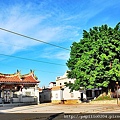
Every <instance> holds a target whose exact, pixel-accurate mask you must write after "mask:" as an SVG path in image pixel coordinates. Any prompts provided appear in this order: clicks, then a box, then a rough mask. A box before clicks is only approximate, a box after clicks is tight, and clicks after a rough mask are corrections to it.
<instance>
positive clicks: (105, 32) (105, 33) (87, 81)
mask: <svg viewBox="0 0 120 120" xmlns="http://www.w3.org/2000/svg"><path fill="white" fill-rule="evenodd" d="M67 66H68V68H69V69H70V71H69V72H68V77H69V78H75V79H76V81H75V83H74V84H71V85H68V86H70V88H71V89H72V90H73V89H75V90H77V89H79V87H80V86H81V87H84V88H86V89H87V88H90V89H91V88H95V87H108V85H109V84H110V83H111V81H120V23H118V24H117V25H116V26H115V28H111V27H108V26H107V25H102V26H101V27H93V28H92V29H91V28H90V30H89V32H87V31H85V30H83V39H81V40H80V41H79V42H78V43H77V42H73V44H72V46H71V52H70V58H69V60H68V61H67Z"/></svg>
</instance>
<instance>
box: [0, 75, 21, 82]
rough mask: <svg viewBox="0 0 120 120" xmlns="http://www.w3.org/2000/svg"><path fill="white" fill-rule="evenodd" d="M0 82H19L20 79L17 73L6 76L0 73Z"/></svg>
mask: <svg viewBox="0 0 120 120" xmlns="http://www.w3.org/2000/svg"><path fill="white" fill-rule="evenodd" d="M0 82H21V79H20V78H19V76H18V75H13V76H10V75H9V76H6V75H0Z"/></svg>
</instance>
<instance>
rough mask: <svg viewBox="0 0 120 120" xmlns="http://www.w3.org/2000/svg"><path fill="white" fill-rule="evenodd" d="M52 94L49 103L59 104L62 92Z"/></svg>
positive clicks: (55, 91)
mask: <svg viewBox="0 0 120 120" xmlns="http://www.w3.org/2000/svg"><path fill="white" fill-rule="evenodd" d="M51 92H52V97H51V101H52V103H60V102H61V99H62V90H54V91H51Z"/></svg>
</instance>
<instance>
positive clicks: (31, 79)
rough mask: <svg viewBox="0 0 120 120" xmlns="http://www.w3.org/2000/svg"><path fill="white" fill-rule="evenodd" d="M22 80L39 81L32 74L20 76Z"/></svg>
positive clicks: (28, 81)
mask: <svg viewBox="0 0 120 120" xmlns="http://www.w3.org/2000/svg"><path fill="white" fill-rule="evenodd" d="M22 82H23V83H38V82H39V81H37V80H36V79H35V78H34V77H33V75H26V76H23V77H22Z"/></svg>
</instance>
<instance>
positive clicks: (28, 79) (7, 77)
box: [0, 70, 39, 84]
mask: <svg viewBox="0 0 120 120" xmlns="http://www.w3.org/2000/svg"><path fill="white" fill-rule="evenodd" d="M11 82H12V83H32V84H33V83H35V84H36V83H39V81H38V80H37V79H36V77H35V76H34V72H33V71H32V70H31V72H30V73H29V74H25V75H21V74H20V71H18V70H17V73H14V74H2V73H0V83H11Z"/></svg>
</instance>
